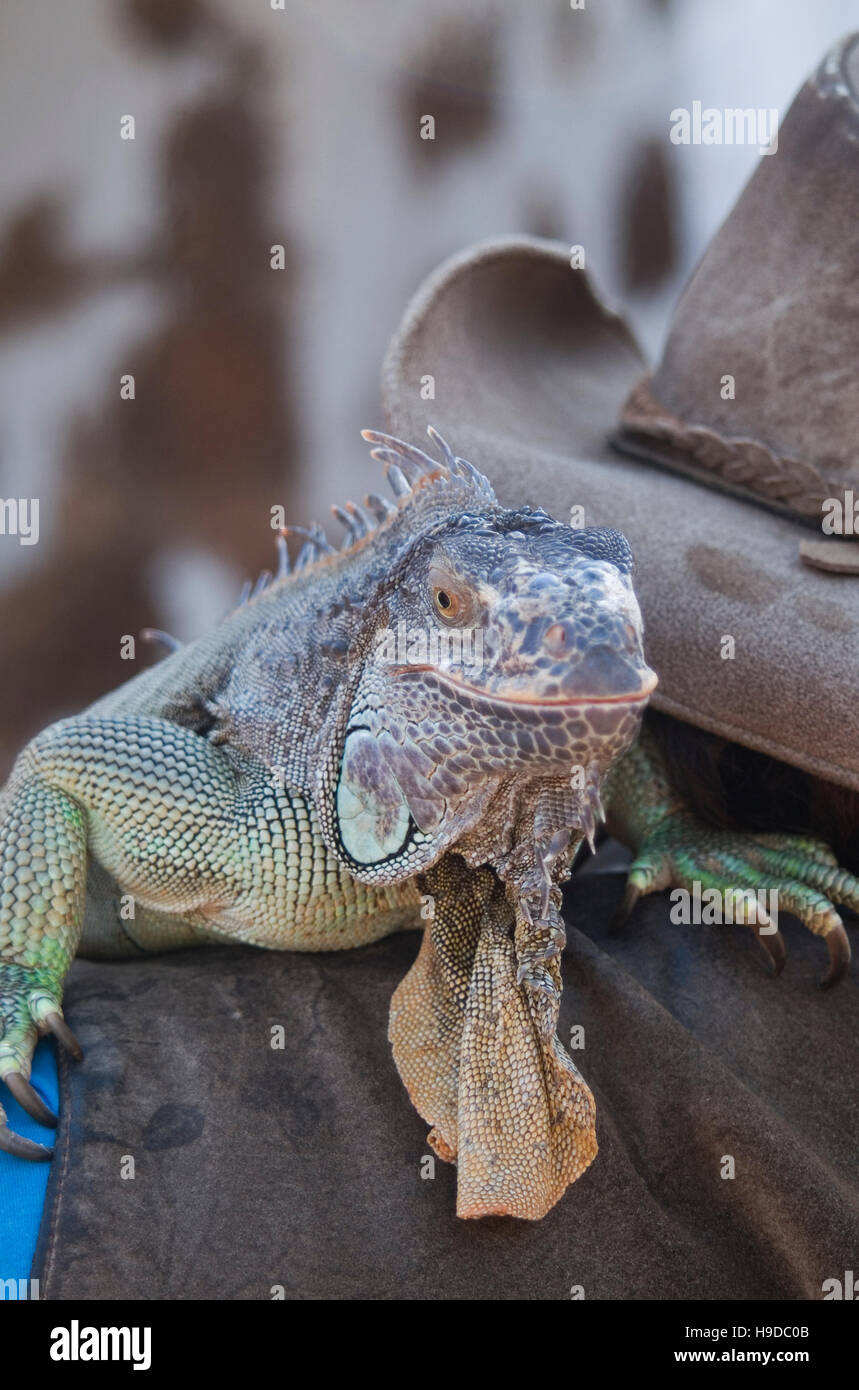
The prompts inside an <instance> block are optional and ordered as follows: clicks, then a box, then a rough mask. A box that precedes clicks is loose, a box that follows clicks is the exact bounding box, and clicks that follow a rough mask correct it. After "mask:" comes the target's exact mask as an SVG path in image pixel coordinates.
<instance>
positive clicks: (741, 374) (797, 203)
mask: <svg viewBox="0 0 859 1390" xmlns="http://www.w3.org/2000/svg"><path fill="white" fill-rule="evenodd" d="M857 360H859V34H852V35H850V36H848V37H847V38H845V39H843V40H842V41H841V42H840V43H839V44H838V45H837V46H836V47H835V48H834V49H833V50H832V51H831V52H830V53H829V54H828V55H827V56H826V57H825V58H824V60H823V62H822V63H821V64H820V66H819V68H818V70H817V72H816V73H815V74H814V76H813V77H812V78H811V79H810V80H809V81H808V82H807V83H806V84H805V86H804V87H803V88H802V89H801V91H800V92H799V94H798V95H797V97H796V99H795V100H794V102H793V104H792V106H791V107H790V110H789V111H788V113H787V115H786V116H785V118H784V121H783V122H782V125H781V128H780V131H779V135H778V138H777V141H775V142H774V145H773V148H772V149H771V150H770V151H769V152H768V153H767V155H766V156H765V157H763V158H762V159H761V161H760V164H759V166H758V168H757V169H756V171H755V173H754V175H753V176H752V179H751V180H750V182H749V184H748V185H747V187H746V188H745V190H744V192H743V193H742V195H741V197H740V199H739V201H738V202H737V204H736V206H735V208H734V209H733V211H732V212H731V214H730V215H729V217H728V218H727V220H726V222H725V223H724V225H723V226H722V227H721V229H720V230H719V232H718V233H717V234H716V236H715V238H714V239H713V241H712V242H711V244H710V246H709V248H708V250H707V252H706V254H705V255H704V257H703V259H702V260H701V262H700V264H699V266H698V268H697V270H696V271H695V273H694V275H693V277H692V279H691V281H690V282H689V284H688V286H687V288H686V290H685V292H684V294H683V296H682V298H681V300H680V303H679V305H678V307H677V310H676V313H675V316H674V320H673V323H672V327H671V332H670V334H669V337H668V341H667V344H666V347H665V352H664V355H663V358H662V361H661V363H660V365H659V367H658V369H657V370H656V372H655V373H654V375H653V377H652V378H651V379H648V380H646V381H644V382H642V383H640V384H639V385H638V386H637V387H636V388H635V389H634V390H633V392H632V394H631V396H630V397H629V399H628V401H627V403H626V406H625V407H624V410H623V413H622V432H621V435H620V436H619V439H618V443H619V444H620V445H621V447H623V448H625V449H627V450H629V451H631V452H634V453H636V454H641V455H644V456H647V457H651V458H653V459H655V460H657V461H659V462H662V463H664V464H666V465H668V466H670V467H675V468H678V469H679V470H681V471H683V472H687V473H692V474H694V475H695V476H696V477H697V478H699V480H700V481H704V482H707V483H710V484H713V485H715V486H719V487H722V488H724V489H727V490H729V491H732V492H737V493H740V494H742V495H745V496H749V497H752V498H755V499H757V500H759V501H762V502H765V503H767V504H768V505H770V506H772V507H775V508H777V509H779V510H782V511H786V512H788V513H790V514H792V515H794V516H796V517H799V518H802V519H803V520H806V521H810V522H815V523H817V524H819V523H820V520H821V515H822V513H823V511H824V509H825V506H826V503H827V501H828V500H830V499H833V498H841V499H843V498H844V495H845V492H847V491H850V490H854V491H855V492H856V495H857V497H859V456H857V440H859V391H857V389H856V385H855V370H856V362H857Z"/></svg>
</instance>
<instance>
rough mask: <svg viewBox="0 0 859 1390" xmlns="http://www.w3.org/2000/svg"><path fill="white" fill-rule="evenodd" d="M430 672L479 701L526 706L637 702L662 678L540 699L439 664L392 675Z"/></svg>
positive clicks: (652, 673) (398, 670)
mask: <svg viewBox="0 0 859 1390" xmlns="http://www.w3.org/2000/svg"><path fill="white" fill-rule="evenodd" d="M419 671H421V672H423V671H428V672H430V673H431V674H432V675H433V676H435V678H436V680H438V681H439V682H440V683H441V684H442V685H446V686H449V687H451V688H452V689H455V690H462V691H464V692H465V693H466V694H468V695H471V696H474V697H475V698H476V699H478V700H487V701H492V702H497V703H500V704H504V705H512V706H515V705H527V706H528V708H529V709H534V708H537V709H576V708H585V707H586V706H590V705H636V704H640V703H643V702H644V701H645V700H648V699H649V698H650V696H651V694H652V692H653V691H654V690H655V689H656V686H657V684H658V681H659V677H658V676H657V675H656V672H655V671H648V673H647V678H646V680H645V681H644V683H643V684H642V685H641V687H640V688H639V689H638V690H633V691H623V692H622V693H621V694H618V695H572V696H570V695H562V696H559V697H556V698H554V699H551V698H541V697H540V696H538V695H527V694H524V693H523V694H518V693H517V694H515V695H505V694H502V693H501V692H499V691H496V690H487V689H485V688H482V687H480V686H477V685H469V683H468V682H467V681H461V680H457V679H456V677H455V676H451V675H450V674H449V673H448V672H446V671H440V670H439V669H438V667H437V666H430V665H428V664H427V665H425V666H420V665H409V666H400V667H395V668H394V671H393V674H394V675H397V676H405V675H408V674H409V672H419Z"/></svg>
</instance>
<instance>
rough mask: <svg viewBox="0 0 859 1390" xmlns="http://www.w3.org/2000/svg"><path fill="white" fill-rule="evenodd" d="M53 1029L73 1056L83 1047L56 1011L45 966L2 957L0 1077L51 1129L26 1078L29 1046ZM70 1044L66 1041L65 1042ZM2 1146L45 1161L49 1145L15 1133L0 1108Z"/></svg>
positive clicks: (52, 1119) (50, 1116)
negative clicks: (26, 963)
mask: <svg viewBox="0 0 859 1390" xmlns="http://www.w3.org/2000/svg"><path fill="white" fill-rule="evenodd" d="M46 1032H52V1033H54V1034H56V1036H57V1037H58V1038H59V1039H60V1041H61V1042H63V1043H64V1044H67V1040H68V1042H70V1050H71V1051H72V1052H73V1054H74V1055H76V1056H80V1055H81V1051H80V1047H79V1045H78V1043H77V1042H76V1040H75V1037H74V1034H73V1033H72V1032H71V1030H70V1029H69V1027H68V1025H67V1024H66V1022H65V1021H64V1019H63V1017H62V1014H61V1013H60V1002H59V989H58V988H57V985H56V981H55V979H54V977H53V975H52V973H51V971H50V970H49V969H48V968H45V967H41V968H39V967H31V966H25V965H18V964H16V963H13V962H10V961H0V1082H2V1083H3V1084H4V1085H5V1086H6V1087H7V1089H8V1091H9V1093H10V1095H12V1096H14V1098H15V1100H16V1101H17V1102H18V1104H19V1105H20V1106H21V1109H22V1110H24V1111H25V1112H26V1114H28V1115H30V1116H31V1118H32V1119H34V1120H35V1121H36V1122H37V1123H38V1124H41V1125H45V1126H47V1127H48V1128H50V1129H53V1128H55V1127H56V1125H57V1123H58V1121H57V1117H56V1115H55V1114H54V1113H53V1111H52V1110H51V1109H50V1108H49V1107H48V1106H47V1105H46V1104H45V1102H44V1101H43V1100H42V1098H41V1096H40V1095H39V1094H38V1092H37V1091H36V1089H35V1087H34V1086H33V1085H32V1084H31V1082H30V1079H29V1077H30V1066H31V1064H32V1059H33V1051H34V1049H35V1046H36V1043H37V1042H38V1040H39V1034H40V1033H46ZM67 1045H68V1044H67ZM0 1149H3V1150H4V1151H5V1152H6V1153H10V1154H15V1155H16V1156H17V1157H18V1158H28V1159H33V1160H35V1161H36V1162H44V1161H45V1160H47V1159H49V1158H50V1157H51V1152H52V1151H51V1150H50V1149H48V1148H46V1147H45V1146H44V1144H38V1143H36V1142H35V1141H34V1140H32V1139H25V1138H24V1137H23V1136H22V1135H20V1134H15V1133H14V1132H13V1131H12V1130H11V1129H10V1128H9V1126H8V1124H7V1122H6V1114H5V1112H4V1110H3V1109H2V1107H0Z"/></svg>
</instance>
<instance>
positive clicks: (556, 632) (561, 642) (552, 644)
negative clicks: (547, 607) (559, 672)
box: [543, 623, 570, 656]
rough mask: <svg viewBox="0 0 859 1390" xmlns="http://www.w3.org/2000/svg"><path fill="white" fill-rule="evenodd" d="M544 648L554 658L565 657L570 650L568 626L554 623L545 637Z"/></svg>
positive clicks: (547, 630)
mask: <svg viewBox="0 0 859 1390" xmlns="http://www.w3.org/2000/svg"><path fill="white" fill-rule="evenodd" d="M543 646H544V647H545V648H546V650H547V651H548V652H550V653H551V654H552V656H565V655H566V653H567V652H568V651H569V649H570V644H569V634H568V632H567V628H566V624H564V623H552V626H551V627H550V628H547V629H546V632H545V633H544V635H543Z"/></svg>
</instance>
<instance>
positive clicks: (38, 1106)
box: [3, 1071, 59, 1129]
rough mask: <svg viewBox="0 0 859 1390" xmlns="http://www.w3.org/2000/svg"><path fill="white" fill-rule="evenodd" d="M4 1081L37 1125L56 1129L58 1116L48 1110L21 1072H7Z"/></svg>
mask: <svg viewBox="0 0 859 1390" xmlns="http://www.w3.org/2000/svg"><path fill="white" fill-rule="evenodd" d="M3 1080H4V1081H5V1083H6V1085H7V1086H8V1087H9V1090H10V1091H11V1092H12V1095H13V1096H14V1097H15V1099H16V1100H17V1102H18V1104H19V1105H20V1107H21V1109H22V1110H26V1112H27V1114H28V1115H29V1116H31V1118H32V1119H34V1120H35V1121H36V1123H37V1124H40V1125H45V1126H47V1128H48V1129H56V1127H57V1125H58V1123H59V1121H58V1119H57V1117H56V1115H55V1114H54V1112H53V1111H52V1110H49V1109H48V1107H47V1105H46V1104H45V1102H44V1101H43V1100H42V1097H41V1096H40V1095H39V1093H38V1091H36V1090H35V1089H34V1088H33V1087H32V1086H31V1085H30V1083H29V1081H28V1080H27V1078H26V1077H25V1076H22V1075H21V1073H20V1072H19V1071H7V1072H6V1073H5V1074H4V1076H3Z"/></svg>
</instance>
